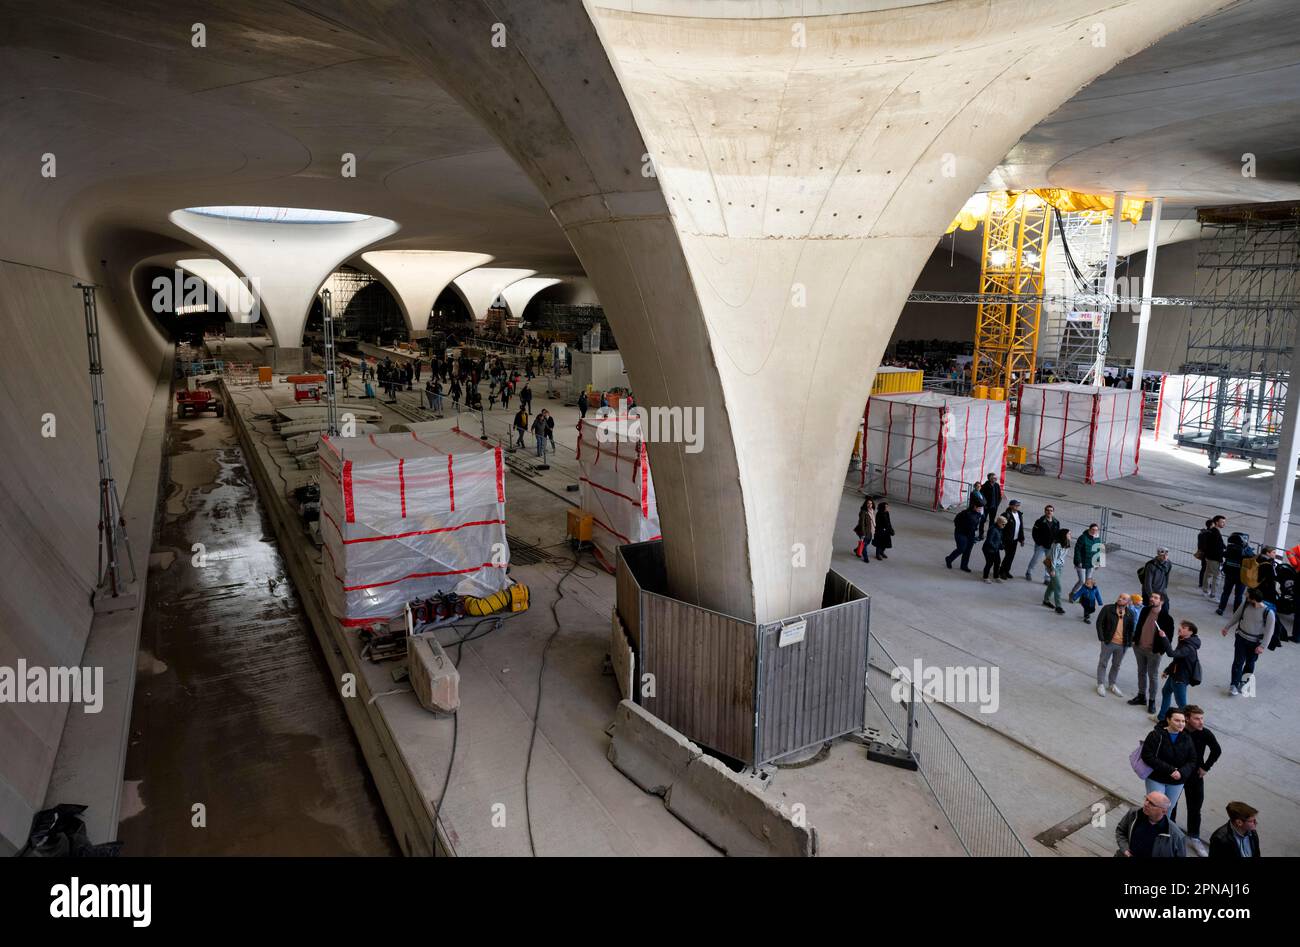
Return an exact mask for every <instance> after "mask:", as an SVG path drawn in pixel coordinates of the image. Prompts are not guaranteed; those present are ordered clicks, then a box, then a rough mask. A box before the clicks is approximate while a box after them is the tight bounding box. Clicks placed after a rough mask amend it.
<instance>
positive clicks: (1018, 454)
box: [1007, 444, 1029, 464]
mask: <svg viewBox="0 0 1300 947" xmlns="http://www.w3.org/2000/svg"><path fill="white" fill-rule="evenodd" d="M1028 459H1029V448H1028V447H1024V446H1022V445H1020V444H1008V445H1007V463H1009V464H1023V463H1024V462H1025V461H1026V460H1028Z"/></svg>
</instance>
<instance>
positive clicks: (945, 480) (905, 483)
mask: <svg viewBox="0 0 1300 947" xmlns="http://www.w3.org/2000/svg"><path fill="white" fill-rule="evenodd" d="M1010 412H1011V408H1010V405H1009V404H1008V403H1007V402H1005V401H990V400H987V399H982V398H958V397H955V396H949V395H941V394H937V393H936V392H932V391H921V392H915V393H908V394H897V395H872V396H871V397H870V398H869V399H868V400H867V410H866V413H865V415H864V421H863V423H864V426H865V428H866V435H865V437H864V443H865V455H864V456H865V458H866V463H864V464H863V468H862V483H863V485H864V486H865V485H866V477H867V465H871V466H872V469H873V471H874V472H873V480H872V489H873V490H874V489H879V491H880V492H881V493H884V494H885V495H887V496H891V497H895V498H896V499H899V500H902V501H903V502H905V503H915V504H920V505H923V506H928V507H930V508H931V509H939V508H940V507H942V508H948V507H951V506H956V505H957V504H959V503H961V502H963V501H964V500H965V497H966V490H967V487H968V485H969V484H971V483H974V482H976V481H983V480H984V478H985V476H987V475H988V474H989V473H990V472H992V473H996V474H997V475H998V478H999V480H1000V479H1002V476H1003V472H1004V470H1005V465H1006V455H1007V428H1008V426H1009V424H1010ZM936 484H938V489H936Z"/></svg>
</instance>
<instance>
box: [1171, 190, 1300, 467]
mask: <svg viewBox="0 0 1300 947" xmlns="http://www.w3.org/2000/svg"><path fill="white" fill-rule="evenodd" d="M1196 216H1197V220H1198V221H1199V222H1200V225H1201V234H1200V241H1199V243H1198V245H1197V258H1196V282H1197V295H1198V296H1199V297H1201V298H1202V300H1203V303H1204V304H1203V306H1202V307H1198V308H1197V309H1196V310H1194V311H1193V313H1192V320H1191V325H1190V327H1189V331H1188V338H1187V360H1186V362H1185V363H1184V364H1183V373H1184V374H1185V375H1186V376H1187V378H1186V381H1185V383H1184V393H1183V408H1182V412H1181V419H1180V423H1179V430H1178V433H1177V435H1176V439H1177V441H1178V443H1179V444H1181V445H1183V446H1185V447H1196V448H1199V449H1201V450H1204V451H1205V452H1206V454H1207V455H1208V456H1209V463H1210V473H1211V474H1213V473H1214V472H1215V468H1216V467H1218V465H1219V459H1220V457H1221V456H1222V455H1223V454H1225V453H1230V454H1236V455H1238V456H1241V457H1245V458H1248V459H1249V460H1250V461H1251V462H1252V463H1254V461H1255V460H1258V459H1262V458H1273V457H1276V456H1277V450H1278V443H1279V438H1280V435H1281V430H1282V417H1283V409H1284V406H1285V403H1286V394H1287V386H1288V384H1289V382H1290V375H1291V363H1292V360H1293V358H1294V352H1295V345H1296V308H1297V306H1296V297H1297V295H1300V203H1293V202H1287V203H1277V204H1249V205H1236V206H1229V207H1209V208H1202V209H1200V210H1199V211H1198V212H1197V215H1196ZM1243 301H1244V302H1246V303H1248V305H1243Z"/></svg>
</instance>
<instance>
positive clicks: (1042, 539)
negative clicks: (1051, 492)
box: [1025, 506, 1061, 582]
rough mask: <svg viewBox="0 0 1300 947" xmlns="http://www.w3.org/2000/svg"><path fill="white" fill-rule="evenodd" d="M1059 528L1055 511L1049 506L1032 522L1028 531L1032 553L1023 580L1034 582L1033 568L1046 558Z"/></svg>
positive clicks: (1045, 578) (1044, 574) (1044, 578)
mask: <svg viewBox="0 0 1300 947" xmlns="http://www.w3.org/2000/svg"><path fill="white" fill-rule="evenodd" d="M1060 528H1061V523H1060V521H1059V520H1057V518H1056V509H1055V508H1054V507H1051V506H1047V507H1044V508H1043V515H1042V516H1040V517H1038V519H1036V520H1034V526H1033V528H1032V529H1031V530H1030V531H1029V538H1030V539H1032V540H1033V541H1034V553H1033V555H1031V556H1030V557H1029V567H1028V568H1027V569H1025V580H1026V581H1028V582H1032V581H1033V580H1034V575H1033V573H1034V566H1036V565H1038V564H1039V563H1040V562H1042V561H1043V560H1044V559H1046V558H1047V553H1048V552H1049V551H1050V550H1051V548H1052V543H1054V542H1056V534H1057V532H1058V531H1059V530H1060ZM1043 581H1044V582H1046V581H1047V573H1046V570H1044V572H1043Z"/></svg>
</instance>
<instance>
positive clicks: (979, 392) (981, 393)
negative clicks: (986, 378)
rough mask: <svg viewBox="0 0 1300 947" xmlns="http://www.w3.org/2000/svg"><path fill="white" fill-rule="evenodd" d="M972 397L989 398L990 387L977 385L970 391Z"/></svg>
mask: <svg viewBox="0 0 1300 947" xmlns="http://www.w3.org/2000/svg"><path fill="white" fill-rule="evenodd" d="M970 396H971V397H972V398H987V397H988V396H989V386H988V385H976V386H975V387H974V388H972V389H971V390H970Z"/></svg>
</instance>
